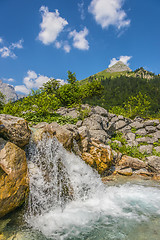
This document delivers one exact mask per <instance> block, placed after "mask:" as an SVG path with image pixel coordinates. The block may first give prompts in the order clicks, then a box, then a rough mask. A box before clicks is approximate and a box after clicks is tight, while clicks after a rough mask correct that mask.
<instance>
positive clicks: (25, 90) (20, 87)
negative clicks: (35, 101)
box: [15, 85, 30, 94]
mask: <svg viewBox="0 0 160 240" xmlns="http://www.w3.org/2000/svg"><path fill="white" fill-rule="evenodd" d="M15 91H16V92H21V93H25V94H29V93H30V89H28V88H27V87H26V86H25V85H18V86H15Z"/></svg>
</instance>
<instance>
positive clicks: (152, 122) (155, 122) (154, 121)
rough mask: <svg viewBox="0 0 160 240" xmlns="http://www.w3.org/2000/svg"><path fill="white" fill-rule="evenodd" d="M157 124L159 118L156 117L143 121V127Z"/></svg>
mask: <svg viewBox="0 0 160 240" xmlns="http://www.w3.org/2000/svg"><path fill="white" fill-rule="evenodd" d="M157 125H159V120H158V119H154V120H147V121H145V122H144V127H146V126H154V127H155V126H157Z"/></svg>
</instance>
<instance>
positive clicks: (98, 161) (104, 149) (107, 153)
mask: <svg viewBox="0 0 160 240" xmlns="http://www.w3.org/2000/svg"><path fill="white" fill-rule="evenodd" d="M82 159H83V160H84V161H85V162H86V163H87V164H89V165H90V166H91V167H93V168H95V169H96V170H97V171H98V173H99V174H101V175H102V176H103V175H104V174H105V173H106V171H107V170H109V168H110V167H111V166H112V164H113V155H112V150H111V148H110V146H104V145H102V146H99V145H97V144H96V143H94V142H92V144H91V146H90V148H89V150H88V152H87V153H86V152H85V153H82Z"/></svg>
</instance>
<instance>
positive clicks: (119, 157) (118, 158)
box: [112, 149, 122, 163]
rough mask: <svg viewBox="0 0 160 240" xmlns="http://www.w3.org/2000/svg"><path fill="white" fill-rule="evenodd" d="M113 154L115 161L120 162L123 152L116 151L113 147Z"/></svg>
mask: <svg viewBox="0 0 160 240" xmlns="http://www.w3.org/2000/svg"><path fill="white" fill-rule="evenodd" d="M112 154H113V160H114V162H115V163H117V162H119V161H120V160H121V158H122V153H120V152H116V151H114V150H113V149H112Z"/></svg>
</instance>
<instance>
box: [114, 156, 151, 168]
mask: <svg viewBox="0 0 160 240" xmlns="http://www.w3.org/2000/svg"><path fill="white" fill-rule="evenodd" d="M118 165H119V166H120V167H121V168H133V169H141V168H145V167H146V163H145V162H143V161H142V160H140V159H138V158H133V157H130V156H127V155H124V156H122V158H121V160H120V161H119V163H118Z"/></svg>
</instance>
